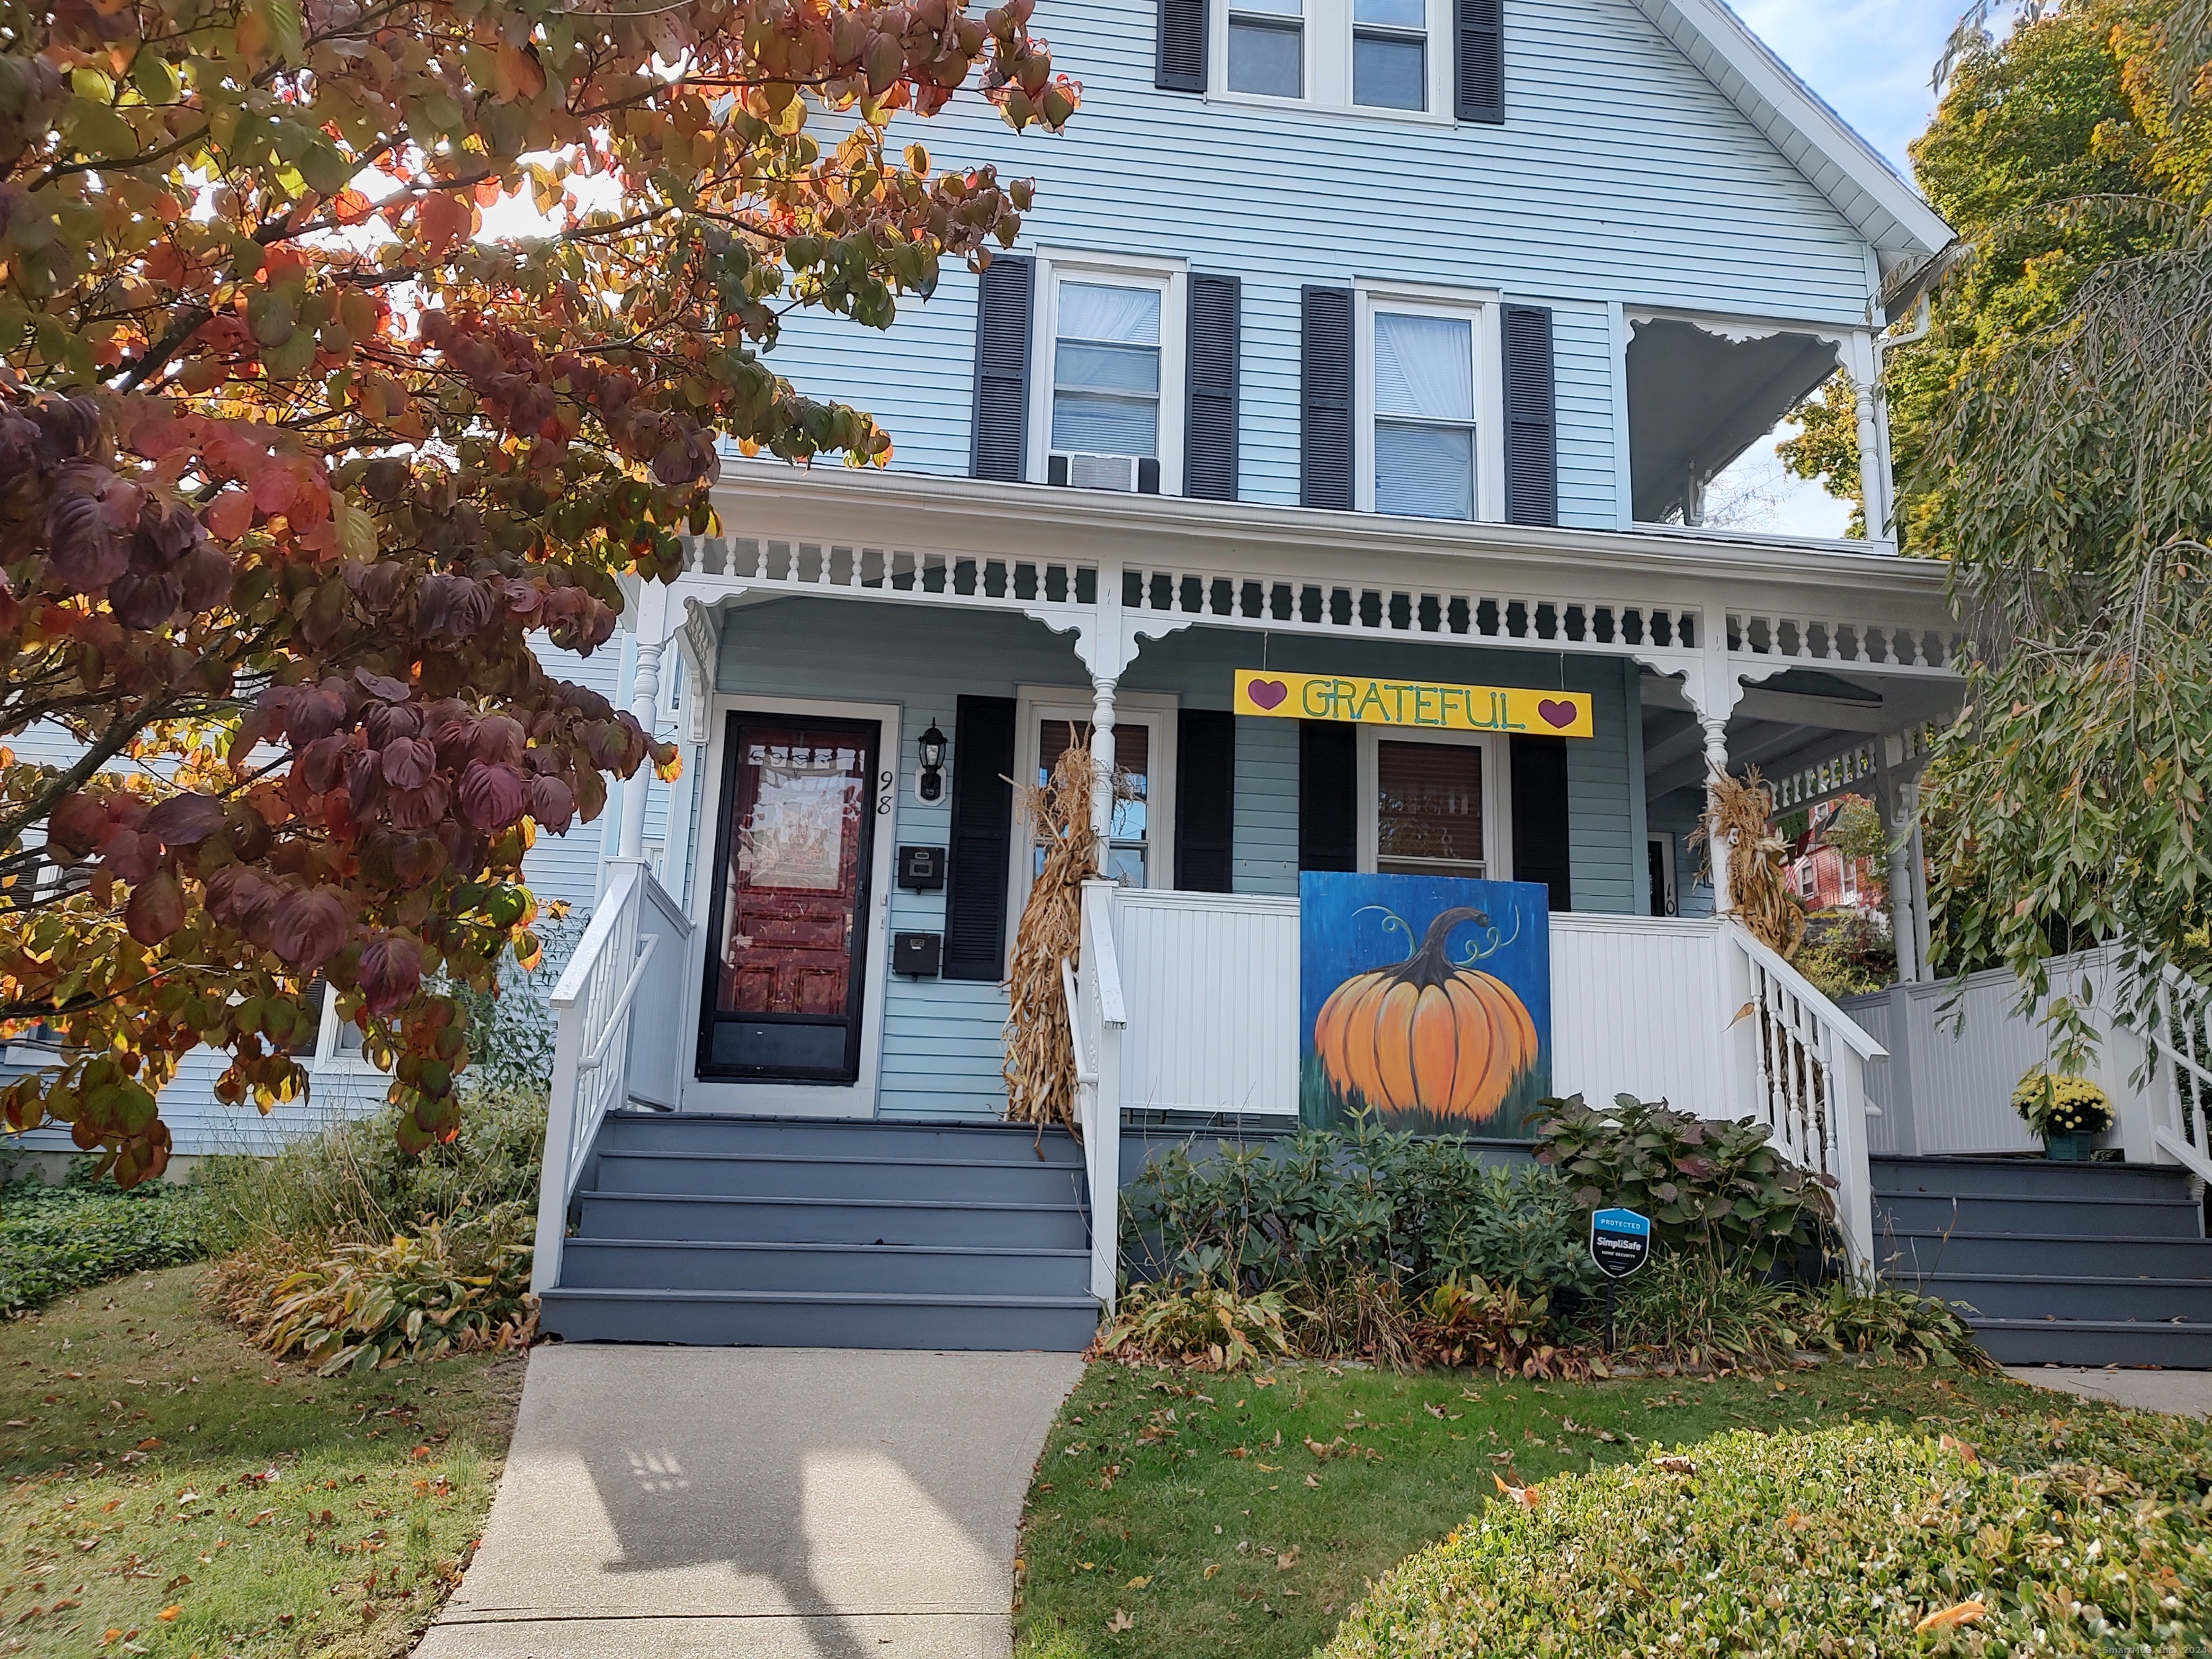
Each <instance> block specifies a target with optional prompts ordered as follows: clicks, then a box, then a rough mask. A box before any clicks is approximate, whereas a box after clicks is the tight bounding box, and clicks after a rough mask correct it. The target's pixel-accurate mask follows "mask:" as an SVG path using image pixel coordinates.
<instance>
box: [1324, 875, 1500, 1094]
mask: <svg viewBox="0 0 2212 1659" xmlns="http://www.w3.org/2000/svg"><path fill="white" fill-rule="evenodd" d="M1462 921H1479V922H1481V923H1483V924H1485V925H1487V924H1488V922H1489V921H1490V918H1489V917H1487V916H1486V915H1483V914H1482V912H1481V911H1480V910H1470V909H1465V908H1461V909H1455V910H1447V911H1445V912H1444V913H1443V915H1439V916H1438V917H1437V919H1436V920H1435V921H1432V922H1431V923H1430V924H1429V931H1428V935H1427V937H1426V938H1425V939H1422V941H1421V945H1420V948H1419V950H1417V951H1414V952H1413V955H1412V956H1411V957H1407V959H1406V960H1405V961H1404V962H1401V963H1399V964H1398V965H1397V966H1396V967H1395V968H1380V969H1376V970H1375V971H1373V972H1371V973H1365V974H1358V975H1354V976H1353V977H1352V978H1351V979H1348V980H1346V981H1344V983H1343V984H1341V985H1340V986H1338V987H1336V989H1335V990H1334V991H1332V992H1330V993H1329V997H1328V1001H1327V1002H1325V1003H1323V1004H1322V1010H1321V1016H1320V1018H1317V1019H1316V1020H1315V1021H1314V1052H1315V1053H1316V1054H1318V1055H1319V1056H1320V1057H1321V1062H1322V1068H1323V1069H1324V1070H1325V1071H1326V1072H1327V1073H1328V1080H1329V1082H1330V1084H1331V1085H1334V1088H1335V1090H1336V1091H1337V1093H1338V1094H1340V1095H1341V1096H1342V1097H1344V1098H1345V1099H1346V1100H1347V1101H1350V1102H1354V1103H1358V1102H1361V1101H1364V1102H1365V1103H1366V1104H1367V1105H1369V1106H1370V1107H1373V1108H1374V1109H1376V1110H1377V1111H1382V1112H1408V1111H1416V1110H1419V1111H1426V1112H1431V1113H1433V1114H1434V1115H1437V1116H1438V1117H1449V1118H1459V1119H1462V1120H1463V1121H1465V1122H1466V1123H1467V1124H1468V1127H1470V1128H1472V1127H1474V1126H1476V1125H1478V1124H1480V1123H1482V1122H1483V1121H1486V1120H1487V1119H1488V1118H1490V1117H1491V1116H1492V1115H1493V1114H1495V1113H1496V1112H1497V1110H1498V1108H1499V1107H1500V1106H1502V1105H1504V1103H1505V1098H1506V1097H1507V1096H1508V1095H1509V1094H1510V1093H1511V1092H1512V1091H1513V1085H1515V1084H1516V1083H1517V1082H1519V1081H1520V1079H1521V1078H1522V1075H1523V1074H1524V1073H1527V1072H1528V1069H1529V1068H1530V1067H1531V1066H1534V1065H1535V1063H1536V1059H1537V1042H1536V1023H1535V1021H1534V1020H1533V1019H1531V1018H1529V1017H1528V1009H1527V1008H1525V1007H1523V1006H1522V1002H1521V999H1520V998H1519V997H1517V996H1516V995H1514V994H1513V991H1512V988H1511V987H1510V986H1508V985H1507V984H1506V983H1505V982H1504V981H1503V980H1500V979H1498V978H1497V977H1495V976H1494V975H1490V974H1486V973H1484V972H1483V971H1482V970H1481V969H1478V968H1462V967H1461V966H1459V965H1457V964H1456V963H1453V962H1452V961H1451V960H1450V959H1449V957H1446V956H1445V954H1444V941H1445V940H1446V939H1448V938H1449V936H1450V934H1451V931H1452V929H1453V928H1455V927H1458V926H1459V924H1460V923H1462Z"/></svg>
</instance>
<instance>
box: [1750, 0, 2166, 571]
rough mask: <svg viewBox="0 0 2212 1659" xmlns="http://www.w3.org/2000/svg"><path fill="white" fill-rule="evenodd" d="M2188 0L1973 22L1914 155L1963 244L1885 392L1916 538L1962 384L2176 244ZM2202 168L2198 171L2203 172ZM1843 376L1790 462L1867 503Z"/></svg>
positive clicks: (2101, 0)
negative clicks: (2178, 26)
mask: <svg viewBox="0 0 2212 1659" xmlns="http://www.w3.org/2000/svg"><path fill="white" fill-rule="evenodd" d="M2174 9H2176V8H2175V0H2065V3H2061V4H2058V5H2057V6H2054V7H2051V8H2048V9H2041V10H2039V11H2038V13H2037V14H2036V15H2033V16H2032V17H2030V18H2027V19H2026V20H2024V21H2021V24H2020V26H2019V27H2016V28H2015V29H2014V30H2013V32H2012V33H2009V34H2008V35H2007V36H2006V37H2005V38H2004V39H2003V40H1990V38H1989V37H1988V36H1987V35H1986V34H1984V33H1982V32H1981V30H1980V28H1979V26H1978V22H1979V20H1978V19H1973V20H1969V24H1968V26H1967V27H1966V29H1965V31H1964V33H1963V36H1962V39H1961V40H1960V41H1959V42H1958V43H1957V46H1956V47H1955V48H1954V56H1953V58H1952V59H1951V61H1950V62H1949V64H1948V65H1947V68H1948V72H1949V73H1948V81H1947V83H1946V87H1945V91H1944V95H1943V99H1942V103H1941V105H1940V106H1938V108H1937V110H1936V115H1935V118H1934V119H1933V120H1932V121H1931V122H1930V123H1929V127H1928V131H1926V132H1924V133H1923V134H1922V135H1921V137H1919V138H1917V140H1915V141H1914V143H1913V144H1912V146H1911V155H1912V161H1913V169H1914V173H1915V175H1916V176H1917V179H1918V180H1919V184H1920V187H1921V189H1922V190H1923V191H1924V192H1925V193H1926V194H1927V196H1928V198H1929V201H1930V202H1931V203H1933V204H1934V205H1935V207H1936V210H1938V211H1939V212H1941V213H1942V215H1943V216H1944V218H1945V219H1946V220H1947V221H1948V222H1950V224H1951V225H1952V226H1953V228H1955V229H1956V230H1957V231H1958V233H1959V234H1960V239H1961V241H1962V243H1963V245H1964V246H1963V248H1962V250H1961V254H1962V256H1963V257H1957V258H1954V262H1953V264H1952V266H1951V269H1950V270H1949V272H1948V275H1947V276H1946V277H1945V279H1944V280H1943V281H1942V283H1941V284H1940V285H1939V286H1938V288H1937V289H1936V293H1935V295H1934V298H1933V304H1932V315H1931V318H1930V321H1931V324H1932V326H1931V328H1930V331H1929V336H1928V337H1927V338H1926V339H1925V340H1923V341H1920V342H1917V343H1914V344H1911V345H1908V346H1903V347H1899V348H1898V349H1896V350H1894V351H1893V352H1892V353H1891V354H1890V355H1889V356H1888V359H1887V362H1886V364H1885V366H1884V374H1883V387H1882V389H1883V395H1884V398H1885V400H1886V403H1887V410H1888V418H1889V433H1890V447H1891V453H1892V458H1893V462H1894V464H1895V470H1896V472H1897V475H1898V478H1899V504H1898V513H1899V534H1900V538H1901V539H1902V541H1903V542H1904V544H1905V546H1906V547H1907V548H1908V549H1909V550H1919V551H1925V550H1929V549H1930V548H1931V547H1932V546H1933V544H1935V543H1936V541H1937V540H1939V539H1940V532H1938V530H1937V529H1936V526H1935V525H1934V524H1933V522H1932V520H1933V518H1934V517H1935V516H1936V515H1937V514H1940V513H1942V511H1943V510H1944V509H1943V500H1942V483H1941V480H1940V478H1938V477H1935V476H1933V475H1930V474H1929V473H1928V472H1927V471H1925V469H1923V468H1922V467H1921V466H1920V465H1919V462H1920V459H1921V458H1922V456H1923V453H1924V452H1925V451H1926V448H1927V446H1928V441H1929V432H1930V430H1931V428H1932V427H1933V425H1934V424H1935V422H1936V421H1937V420H1938V419H1939V418H1940V417H1941V415H1942V411H1943V410H1944V409H1945V408H1946V407H1948V404H1949V401H1950V399H1951V398H1952V396H1953V391H1954V386H1955V384H1956V383H1957V381H1958V380H1959V379H1960V376H1961V375H1963V374H1967V373H1970V372H1971V371H1972V369H1973V368H1975V367H1976V366H1977V365H1978V364H1980V363H1982V362H1986V361H1987V360H1988V358H1989V357H1990V355H1991V354H1992V353H1994V352H1996V351H1999V350H2002V349H2003V348H2004V346H2005V345H2006V344H2008V343H2010V342H2012V341H2015V340H2017V339H2020V338H2021V337H2023V336H2025V335H2027V334H2029V333H2032V332H2033V331H2036V330H2038V329H2039V328H2042V327H2045V326H2046V325H2049V324H2051V322H2053V321H2054V320H2056V319H2057V318H2059V317H2060V316H2062V315H2063V314H2064V313H2065V311H2066V308H2067V307H2068V305H2069V303H2070V302H2071V301H2072V300H2073V297H2074V295H2075V293H2076V292H2077V291H2078V289H2080V287H2081V283H2082V282H2083V281H2084V280H2085V279H2086V278H2087V276H2088V275H2089V274H2090V273H2091V272H2093V271H2094V270H2097V269H2098V268H2099V267H2100V266H2101V265H2103V264H2106V263H2108V262H2110V261H2111V260H2113V259H2116V258H2128V257H2130V256H2132V255H2134V254H2136V253H2141V252H2148V251H2150V250H2153V249H2155V248H2158V247H2165V246H2172V245H2173V243H2174V241H2175V240H2176V238H2177V236H2178V235H2179V234H2180V226H2179V222H2178V221H2177V219H2176V217H2175V216H2174V214H2173V213H2172V204H2174V203H2176V202H2180V201H2185V200H2187V199H2188V198H2189V197H2190V196H2191V195H2193V194H2194V193H2196V189H2197V188H2201V186H2197V187H2192V186H2191V185H2190V182H2189V181H2190V179H2191V177H2192V176H2196V175H2195V174H2193V173H2192V171H2191V167H2189V166H2188V165H2187V164H2186V161H2185V155H2186V154H2187V152H2186V150H2185V145H2184V144H2183V143H2179V142H2177V141H2178V139H2179V135H2178V134H2177V133H2176V132H2175V131H2173V123H2172V101H2171V100H2170V99H2169V98H2167V97H2166V95H2165V93H2164V91H2163V90H2162V88H2163V86H2164V77H2163V76H2162V75H2161V74H2160V71H2159V70H2158V68H2157V64H2158V63H2159V53H2158V40H2157V33H2158V20H2159V19H2160V17H2161V16H2163V15H2165V14H2166V13H2169V12H2172V11H2173V10H2174ZM2201 167H2202V163H2201V158H2200V160H2199V162H2198V171H2199V172H2201ZM1853 394H1854V388H1853V386H1852V385H1851V383H1850V377H1849V376H1848V375H1845V374H1841V373H1840V372H1839V373H1838V374H1837V375H1836V376H1835V377H1834V378H1833V379H1832V380H1829V381H1828V382H1827V384H1826V386H1823V387H1822V388H1821V390H1820V392H1819V393H1818V394H1816V395H1815V396H1814V398H1811V399H1808V401H1807V402H1806V404H1804V405H1802V407H1801V408H1800V409H1799V410H1798V411H1797V418H1798V420H1799V421H1800V422H1801V423H1802V428H1803V431H1802V435H1801V436H1799V437H1797V438H1796V439H1793V440H1791V441H1789V442H1787V443H1784V445H1782V446H1781V453H1782V455H1783V459H1784V463H1785V465H1788V467H1789V468H1790V471H1792V472H1794V473H1796V475H1797V476H1798V477H1804V478H1818V479H1820V481H1821V482H1822V483H1824V484H1825V485H1826V488H1827V489H1829V490H1830V491H1831V493H1832V494H1834V495H1838V496H1840V497H1843V498H1844V499H1846V500H1850V501H1854V502H1856V503H1857V504H1858V509H1859V510H1858V512H1857V514H1855V515H1854V518H1853V520H1852V525H1853V533H1855V534H1859V533H1863V526H1864V522H1865V520H1864V513H1865V503H1864V498H1863V490H1862V489H1861V485H1860V481H1859V454H1858V452H1859V441H1858V416H1857V407H1856V404H1855V403H1854V400H1853Z"/></svg>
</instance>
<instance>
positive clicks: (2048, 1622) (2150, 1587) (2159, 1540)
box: [1326, 1413, 2212, 1659]
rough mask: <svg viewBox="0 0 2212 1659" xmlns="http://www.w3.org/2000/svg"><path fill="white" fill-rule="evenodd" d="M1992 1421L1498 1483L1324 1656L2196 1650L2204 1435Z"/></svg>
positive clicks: (2131, 1422)
mask: <svg viewBox="0 0 2212 1659" xmlns="http://www.w3.org/2000/svg"><path fill="white" fill-rule="evenodd" d="M2208 1541H2212V1431H2207V1430H2206V1429H2205V1428H2204V1427H2203V1425H2184V1426H2179V1427H2172V1426H2167V1425H2164V1424H2161V1423H2160V1422H2158V1421H2157V1420H2156V1419H2148V1418H2144V1417H2141V1416H2139V1415H2137V1414H2136V1413H2112V1414H2110V1420H2109V1421H2108V1422H2104V1423H2100V1424H2097V1425H2093V1426H2090V1427H2087V1428H2083V1427H2081V1426H2080V1425H2072V1424H2069V1423H2067V1422H2066V1421H2064V1420H2063V1419H2053V1420H2050V1421H2046V1422H2045V1423H2044V1424H2042V1425H2027V1426H2025V1427H2023V1426H2021V1425H2014V1424H2003V1423H1999V1422H1996V1421H1994V1420H1993V1421H1992V1422H1991V1424H1990V1443H1989V1444H1987V1445H1984V1446H1982V1447H1980V1448H1977V1447H1975V1446H1974V1445H1973V1444H1972V1443H1963V1442H1960V1441H1954V1440H1952V1439H1950V1438H1949V1437H1944V1438H1942V1439H1941V1440H1930V1439H1925V1438H1920V1437H1900V1436H1899V1434H1898V1433H1897V1432H1896V1431H1894V1430H1887V1431H1885V1430H1881V1429H1878V1428H1875V1427H1873V1426H1870V1425H1839V1426H1838V1427H1834V1428H1829V1429H1822V1430H1818V1431H1806V1432H1803V1433H1792V1434H1778V1435H1774V1436H1771V1437H1770V1436H1766V1435H1762V1434H1759V1433H1756V1432H1753V1431H1739V1432H1736V1433H1734V1434H1730V1435H1727V1436H1723V1437H1719V1438H1717V1439H1714V1440H1711V1441H1708V1442H1705V1443H1703V1444H1701V1445H1699V1446H1697V1447H1695V1448H1694V1449H1677V1450H1676V1451H1674V1452H1672V1453H1667V1452H1663V1451H1662V1450H1660V1449H1656V1448H1655V1449H1651V1450H1650V1451H1649V1452H1647V1454H1646V1455H1645V1457H1644V1461H1643V1462H1640V1463H1637V1464H1631V1465H1627V1466H1625V1467H1622V1468H1613V1469H1609V1470H1606V1471H1604V1472H1601V1473H1595V1474H1582V1475H1564V1476H1560V1477H1558V1478H1555V1479H1553V1480H1548V1481H1546V1482H1545V1483H1544V1484H1543V1485H1542V1486H1541V1487H1537V1488H1534V1489H1532V1490H1531V1491H1530V1492H1529V1493H1528V1494H1527V1495H1526V1496H1525V1497H1524V1498H1510V1497H1504V1496H1501V1497H1500V1498H1498V1501H1496V1502H1494V1503H1492V1504H1489V1505H1488V1506H1487V1507H1486V1509H1485V1510H1483V1511H1482V1512H1481V1513H1480V1515H1478V1516H1474V1518H1472V1519H1471V1520H1469V1521H1468V1523H1467V1524H1466V1525H1465V1526H1464V1527H1462V1528H1461V1529H1460V1530H1459V1531H1458V1532H1456V1533H1454V1534H1452V1535H1451V1536H1450V1537H1449V1538H1447V1539H1446V1540H1445V1541H1443V1543H1442V1544H1440V1545H1438V1546H1437V1547H1435V1548H1433V1549H1430V1550H1426V1551H1424V1552H1422V1553H1420V1554H1418V1555H1415V1556H1413V1557H1412V1558H1411V1559H1409V1560H1407V1562H1405V1563H1404V1564H1403V1565H1401V1566H1400V1567H1398V1568H1397V1569H1396V1570H1395V1571H1393V1572H1391V1573H1390V1574H1389V1575H1388V1576H1387V1577H1385V1578H1384V1579H1383V1581H1382V1582H1381V1583H1379V1584H1378V1585H1377V1586H1376V1588H1375V1589H1374V1590H1373V1592H1372V1593H1371V1594H1370V1596H1369V1598H1368V1599H1367V1601H1364V1603H1362V1604H1361V1605H1360V1606H1359V1607H1356V1608H1354V1609H1353V1610H1352V1613H1350V1614H1349V1615H1348V1616H1347V1617H1346V1620H1345V1621H1344V1624H1343V1626H1342V1627H1341V1628H1340V1631H1339V1632H1338V1634H1337V1636H1336V1638H1335V1639H1334V1642H1332V1643H1331V1644H1330V1645H1329V1647H1328V1650H1326V1656H1327V1659H1385V1656H1388V1659H1445V1656H1450V1659H1465V1656H1468V1655H1469V1654H1480V1655H1481V1656H1483V1659H1510V1656H1522V1655H1553V1656H1561V1659H1566V1656H1584V1655H1587V1656H1591V1659H1597V1656H1601V1655H1602V1656H1605V1659H1615V1656H1638V1659H1645V1656H1649V1659H1681V1656H1685V1655H1690V1654H1729V1655H1736V1654H1744V1655H1751V1654H1758V1655H1774V1656H1784V1655H1787V1656H1800V1655H1802V1656H1814V1655H1819V1656H1823V1659H1838V1656H1847V1655H1850V1656H1869V1659H1871V1656H1873V1655H1875V1654H1893V1653H1910V1652H1945V1651H1950V1652H1962V1653H1976V1654H1988V1655H1991V1656H1996V1655H2002V1654H2006V1653H2011V1654H2015V1655H2027V1654H2034V1655H2044V1654H2091V1653H2094V1654H2100V1655H2137V1654H2140V1655H2169V1654H2170V1655H2175V1656H2180V1655H2184V1654H2189V1655H2203V1654H2204V1653H2205V1652H2206V1651H2207V1650H2208V1632H2212V1622H2208V1621H2212V1547H2208Z"/></svg>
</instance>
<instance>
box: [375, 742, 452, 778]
mask: <svg viewBox="0 0 2212 1659" xmlns="http://www.w3.org/2000/svg"><path fill="white" fill-rule="evenodd" d="M377 761H378V764H379V766H380V769H382V771H383V773H384V781H386V783H388V784H390V785H391V786H392V787H393V788H394V789H419V788H421V787H422V785H423V784H424V783H426V782H428V781H429V778H430V775H431V774H433V773H434V772H435V771H436V770H437V769H438V750H437V748H436V746H435V744H432V743H431V742H430V740H429V739H428V738H394V739H393V740H392V742H390V743H387V744H385V745H384V747H383V749H382V750H380V752H379V754H378V756H377Z"/></svg>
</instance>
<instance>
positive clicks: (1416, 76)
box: [1352, 0, 1429, 109]
mask: <svg viewBox="0 0 2212 1659" xmlns="http://www.w3.org/2000/svg"><path fill="white" fill-rule="evenodd" d="M1428 52H1429V0H1352V102H1353V103H1354V104H1358V105H1364V106H1366V107H1368V108H1370V109H1426V108H1427V107H1428V106H1429V70H1428Z"/></svg>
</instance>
